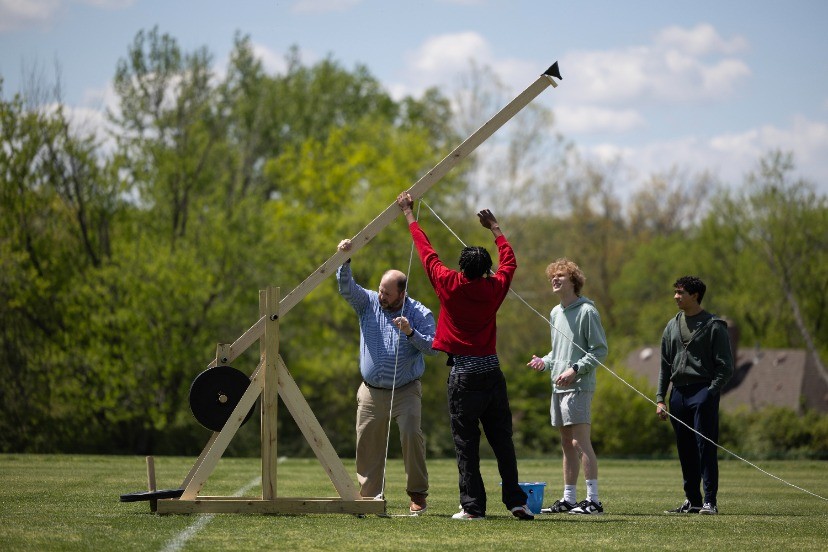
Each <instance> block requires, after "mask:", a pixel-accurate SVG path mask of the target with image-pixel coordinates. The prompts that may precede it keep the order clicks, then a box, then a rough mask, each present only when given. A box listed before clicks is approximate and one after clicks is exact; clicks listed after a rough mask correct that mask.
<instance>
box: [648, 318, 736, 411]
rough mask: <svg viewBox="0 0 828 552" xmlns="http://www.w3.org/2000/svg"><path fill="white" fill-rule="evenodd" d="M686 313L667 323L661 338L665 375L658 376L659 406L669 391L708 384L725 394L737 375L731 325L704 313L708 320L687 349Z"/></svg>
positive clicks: (657, 398) (715, 390)
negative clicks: (684, 335)
mask: <svg viewBox="0 0 828 552" xmlns="http://www.w3.org/2000/svg"><path fill="white" fill-rule="evenodd" d="M683 315H684V313H683V312H679V313H678V314H677V315H676V316H675V318H673V319H672V320H670V321H669V322H668V323H667V327H666V328H664V335H662V337H661V371H660V372H659V375H658V390H657V391H656V402H664V397H665V395H666V394H667V387H668V386H669V385H670V382H671V381H672V382H673V385H688V384H692V383H707V384H708V387H709V388H710V390H711V391H714V392H716V393H721V390H722V387H724V385H725V384H726V383H727V381H728V380H729V379H730V376H732V375H733V354H732V352H731V350H730V336H729V335H728V333H727V322H725V321H724V320H722V319H721V318H719V317H717V316H715V315H713V314H710V313H708V312H705V311H703V312H702V313H701V314H700V315H697V316H703V317H706V319H704V320H703V322H702V323H701V326H699V327H698V329H697V330H696V331H695V332H694V333H693V335H692V337H691V338H690V341H689V342H688V343H687V345H686V346H685V344H684V343H682V340H681V329H680V322H681V317H682V316H683Z"/></svg>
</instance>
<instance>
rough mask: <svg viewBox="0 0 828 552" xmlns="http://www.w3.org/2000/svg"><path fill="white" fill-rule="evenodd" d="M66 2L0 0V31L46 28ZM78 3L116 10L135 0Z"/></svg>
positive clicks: (129, 4) (94, 0)
mask: <svg viewBox="0 0 828 552" xmlns="http://www.w3.org/2000/svg"><path fill="white" fill-rule="evenodd" d="M66 3H67V2H66V0H0V32H5V31H16V30H20V29H27V28H30V27H38V26H40V27H46V28H48V27H49V26H50V25H51V24H52V22H53V21H54V19H55V17H56V15H57V13H58V12H59V11H60V10H61V8H63V6H64V5H65V4H66ZM80 3H82V4H87V5H89V6H94V7H97V8H103V9H111V10H118V9H123V8H127V7H129V6H131V5H132V4H134V3H135V0H80Z"/></svg>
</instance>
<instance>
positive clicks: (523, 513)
mask: <svg viewBox="0 0 828 552" xmlns="http://www.w3.org/2000/svg"><path fill="white" fill-rule="evenodd" d="M511 511H512V515H513V516H515V517H516V518H518V519H519V520H521V521H531V520H533V519H535V516H533V515H532V510H530V509H529V506H527V505H526V504H524V505H523V506H515V507H514V508H512V510H511Z"/></svg>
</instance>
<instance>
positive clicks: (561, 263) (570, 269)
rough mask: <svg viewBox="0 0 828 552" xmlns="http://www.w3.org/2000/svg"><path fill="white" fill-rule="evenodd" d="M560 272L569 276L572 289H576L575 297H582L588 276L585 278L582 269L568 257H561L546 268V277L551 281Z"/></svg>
mask: <svg viewBox="0 0 828 552" xmlns="http://www.w3.org/2000/svg"><path fill="white" fill-rule="evenodd" d="M558 272H563V273H564V274H567V275H568V276H569V280H570V281H571V282H572V287H573V288H575V295H577V296H579V297H580V296H581V289H582V288H583V287H584V282H586V276H584V272H583V271H582V270H581V268H580V267H579V266H578V265H577V264H575V263H574V262H572V261H570V260H569V259H567V258H566V257H561V258H560V259H556V260H554V261H552V262H551V263H549V266H547V267H546V277H547V278H548V279H550V280H551V279H552V276H554V275H555V274H557V273H558Z"/></svg>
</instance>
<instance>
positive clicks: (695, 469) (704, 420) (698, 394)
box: [670, 383, 719, 506]
mask: <svg viewBox="0 0 828 552" xmlns="http://www.w3.org/2000/svg"><path fill="white" fill-rule="evenodd" d="M707 386H708V384H707V383H697V384H693V385H685V386H678V387H675V386H674V387H673V391H672V393H671V394H670V414H672V415H673V416H675V417H676V418H678V419H679V420H681V421H682V422H684V423H685V424H687V425H688V426H690V427H691V428H693V429H695V430H696V431H698V432H699V433H701V434H702V435H704V436H705V437H707V438H708V439H710V440H712V441H713V442H718V441H719V394H718V393H711V392H709V391H708V389H707ZM670 422H671V423H672V424H673V429H674V430H675V432H676V447H677V449H678V456H679V460H680V461H681V475H682V476H683V478H684V495H685V496H686V497H687V500H689V501H690V503H691V504H692V505H693V506H701V505H702V503H703V502H709V503H710V504H714V505H715V504H716V493H717V492H718V491H719V461H718V458H717V453H718V450H717V447H716V445H714V444H713V443H711V442H710V441H708V440H707V439H704V438H702V437H700V436H699V435H697V434H695V433H693V432H692V431H691V430H689V429H688V428H687V427H685V426H683V425H681V424H680V423H678V422H677V421H676V420H674V419H673V418H670ZM702 481H704V500H702V495H701V492H700V490H699V487H700V484H701V482H702Z"/></svg>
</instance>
